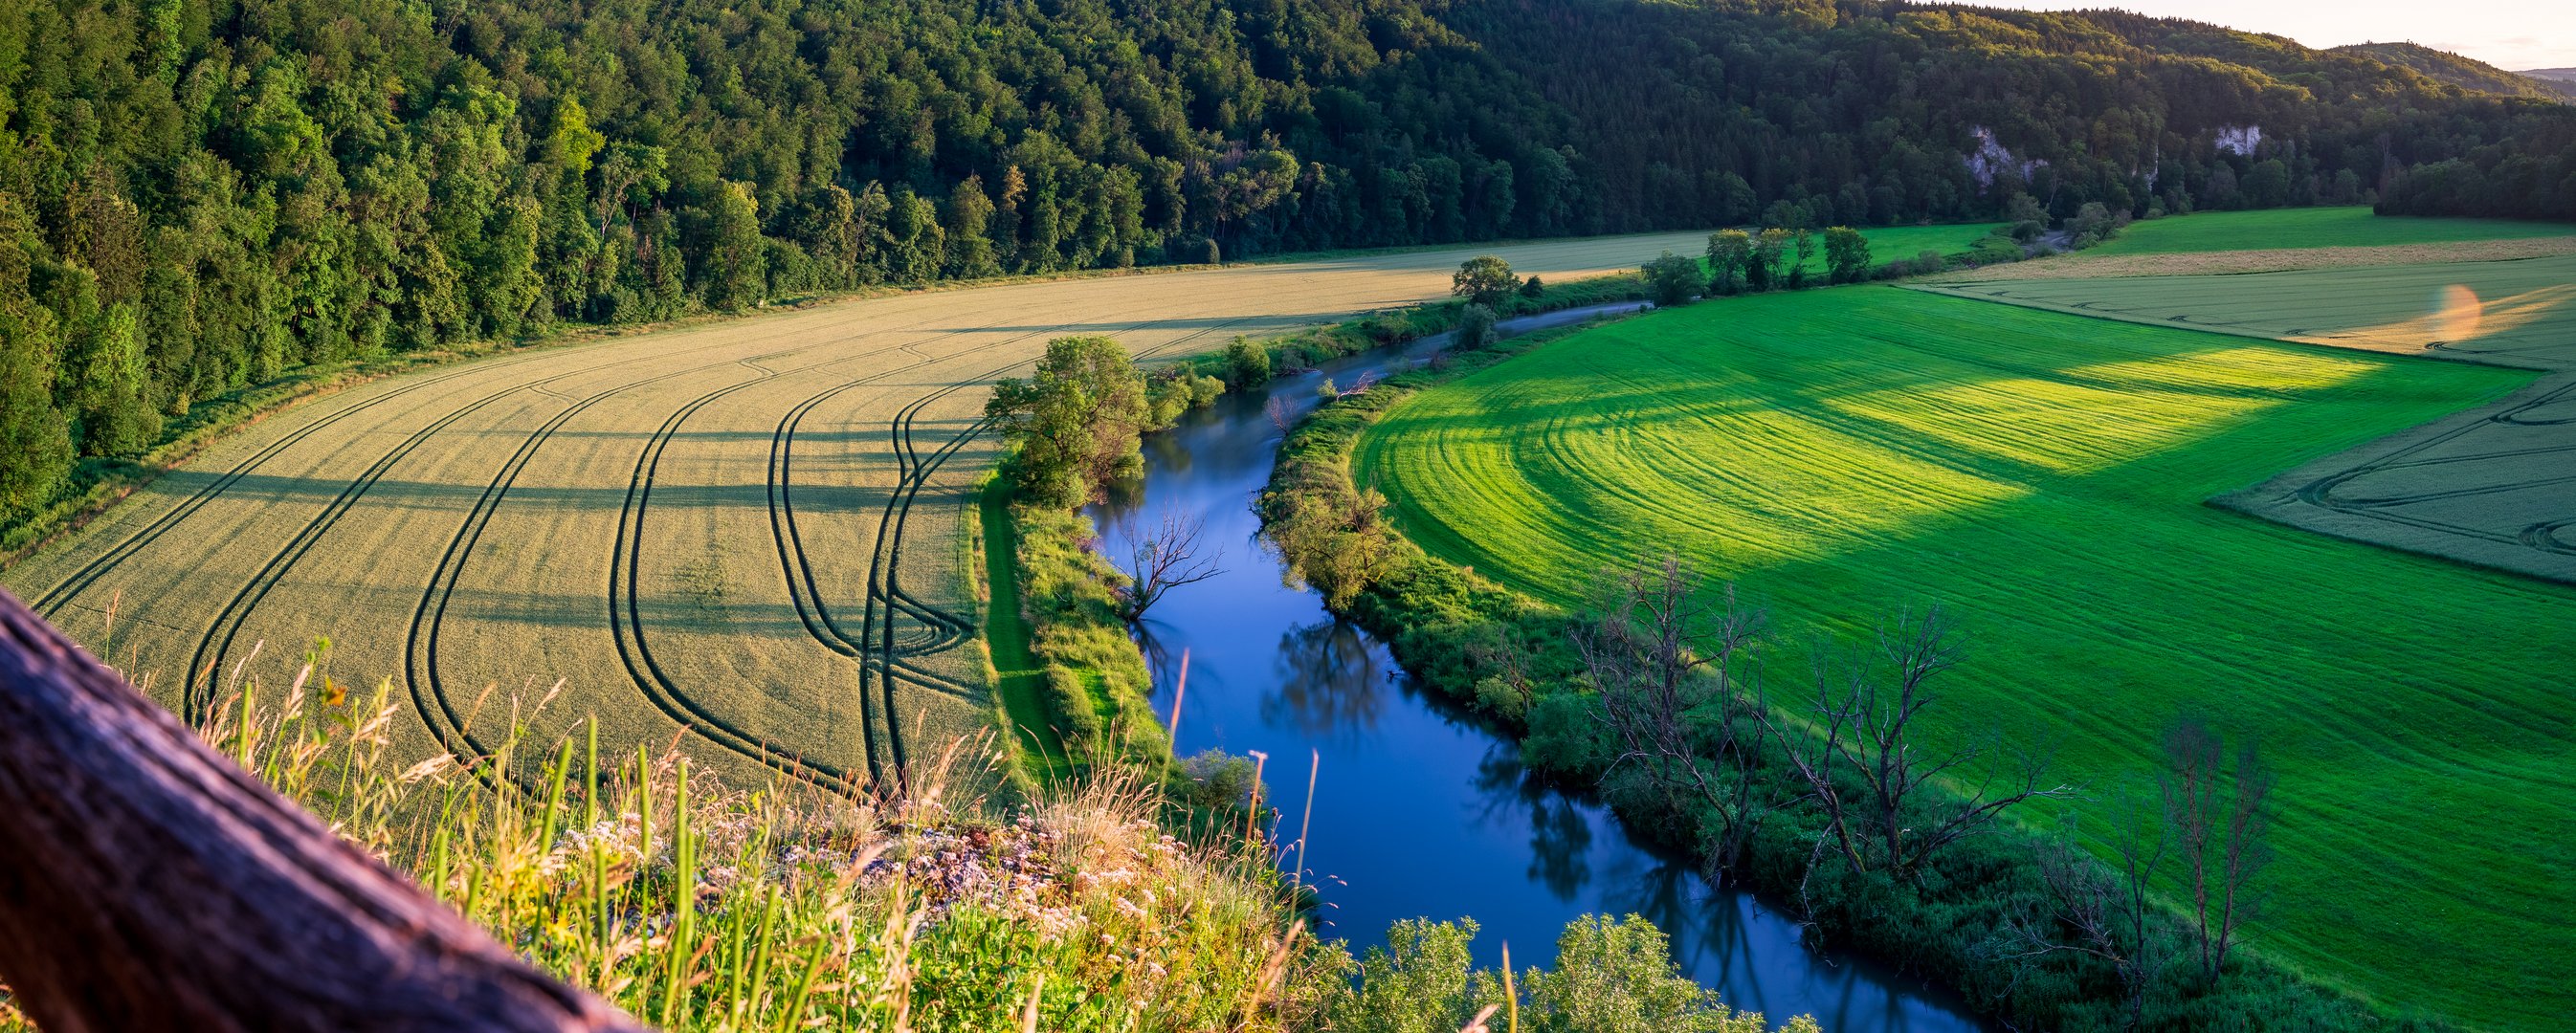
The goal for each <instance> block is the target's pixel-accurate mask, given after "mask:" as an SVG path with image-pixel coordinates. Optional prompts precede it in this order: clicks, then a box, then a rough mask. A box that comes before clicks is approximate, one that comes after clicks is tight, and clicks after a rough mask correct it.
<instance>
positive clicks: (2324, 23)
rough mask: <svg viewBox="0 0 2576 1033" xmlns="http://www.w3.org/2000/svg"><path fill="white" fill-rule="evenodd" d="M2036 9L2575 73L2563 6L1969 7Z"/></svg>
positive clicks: (2187, 1)
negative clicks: (2415, 46) (2381, 46)
mask: <svg viewBox="0 0 2576 1033" xmlns="http://www.w3.org/2000/svg"><path fill="white" fill-rule="evenodd" d="M1969 2H1971V3H1976V4H1980V5H1992V6H1996V7H2019V8H2027V9H2037V10H2069V9H2075V8H2098V7H2118V8H2122V9H2125V10H2131V11H2137V12H2140V13H2143V14H2152V15H2157V16H2160V17H2167V18H2189V19H2192V20H2194V21H2204V22H2214V23H2216V24H2219V25H2225V26H2227V27H2229V28H2235V29H2246V30H2249V31H2253V32H2269V33H2273V34H2275V35H2281V36H2288V37H2290V38H2291V39H2295V40H2298V41H2299V42H2301V43H2304V44H2307V45H2308V46H2311V47H2320V48H2322V47H2339V46H2342V45H2344V44H2346V43H2420V44H2423V45H2424V46H2428V47H2432V48H2434V49H2437V50H2448V51H2450V52H2452V53H2455V54H2462V55H2466V56H2468V57H2473V58H2476V59H2478V60H2480V61H2484V62H2486V63H2488V64H2491V65H2495V66H2497V67H2500V68H2506V69H2512V70H2516V71H2519V70H2522V69H2526V68H2568V67H2576V3H2568V2H2566V0H2442V2H2440V3H2425V2H2423V0H1969Z"/></svg>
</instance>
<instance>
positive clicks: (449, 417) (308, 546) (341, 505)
mask: <svg viewBox="0 0 2576 1033" xmlns="http://www.w3.org/2000/svg"><path fill="white" fill-rule="evenodd" d="M814 347H821V345H806V346H803V347H800V348H790V349H786V350H784V351H782V352H779V353H775V354H786V353H789V352H795V351H801V350H808V349H811V348H814ZM766 357H767V356H755V358H766ZM532 358H533V357H532ZM660 358H661V356H654V355H636V356H631V357H628V358H623V359H617V360H615V361H611V362H605V363H601V364H599V365H596V366H588V367H583V368H581V369H574V370H566V371H564V372H562V373H559V374H556V375H554V376H550V377H545V378H542V379H539V380H533V381H529V382H526V383H520V384H513V385H511V386H509V387H505V388H502V389H501V390H499V391H495V392H493V393H491V394H489V395H485V396H483V397H482V398H478V399H476V400H474V401H472V402H468V403H466V404H465V405H462V406H459V407H458V408H456V409H454V410H452V411H450V412H448V413H447V414H446V415H444V416H441V417H440V418H438V419H437V420H435V421H432V422H431V423H430V424H429V425H428V426H425V427H422V428H421V429H419V430H416V431H413V432H412V433H411V435H410V436H408V437H406V438H404V439H403V441H402V443H401V444H399V445H396V446H394V447H393V448H392V449H389V450H387V451H386V452H385V453H384V454H383V455H382V456H379V457H377V459H376V461H375V462H373V463H371V464H369V465H368V467H367V469H366V471H365V472H363V473H361V474H360V475H359V476H358V477H357V478H356V479H354V480H352V481H350V482H349V485H348V486H347V487H345V488H342V489H341V490H340V494H339V495H337V496H335V497H334V498H333V499H332V501H331V502H330V504H328V505H326V506H324V507H323V510H322V512H321V513H318V514H316V515H315V516H314V517H313V518H312V519H311V520H309V521H307V522H306V523H305V525H304V527H303V528H302V529H301V530H299V531H297V532H296V535H295V537H293V538H291V539H289V540H288V541H287V544H286V545H285V546H282V547H280V548H279V549H278V551H277V552H276V553H275V554H273V555H271V556H270V557H269V560H268V562H267V563H265V564H263V565H262V566H261V568H260V569H259V570H258V571H256V572H254V573H253V574H252V575H251V578H250V580H249V581H247V582H245V583H244V584H243V585H242V587H241V589H240V590H239V591H237V592H235V593H234V594H233V597H232V599H231V600H229V601H228V602H226V603H225V605H224V608H223V609H222V610H221V611H219V612H218V613H217V614H216V617H215V621H214V623H213V624H212V625H210V626H209V627H208V628H207V630H206V633H205V636H204V637H203V638H201V639H200V640H199V641H198V645H197V651H196V653H195V655H194V657H193V658H192V659H191V660H190V662H189V667H188V670H189V671H190V672H191V677H190V679H189V682H188V683H187V684H186V685H184V686H182V688H181V690H180V692H181V702H180V706H181V710H182V712H183V713H184V712H187V711H190V710H195V709H199V708H198V707H197V703H198V702H199V701H196V700H194V699H193V695H192V694H193V693H194V692H195V691H196V685H197V680H198V679H199V678H204V679H206V684H205V688H206V695H207V698H206V699H205V700H204V701H202V702H203V704H204V705H207V706H211V705H212V704H213V702H214V700H213V695H214V681H213V673H214V672H215V671H217V670H219V669H220V668H221V666H222V662H223V658H224V656H225V654H227V653H229V652H231V650H232V647H233V643H234V641H235V639H236V638H238V636H239V635H240V633H241V628H242V626H243V625H244V624H246V623H248V622H249V620H250V615H251V613H252V612H253V611H254V610H256V609H258V607H259V604H260V602H261V601H262V600H264V599H266V598H267V596H268V593H269V591H270V590H271V589H274V588H275V587H276V586H277V585H278V583H279V582H280V581H282V580H284V579H285V577H286V574H287V572H288V571H290V570H292V569H294V567H295V565H296V564H297V563H298V562H301V561H302V560H303V558H304V556H305V554H307V553H309V552H311V551H312V549H313V546H314V545H315V544H316V543H318V542H320V541H321V539H322V537H323V536H324V535H326V534H328V533H329V532H330V530H331V529H332V528H333V527H335V526H337V525H338V524H339V522H340V518H342V517H344V516H346V515H348V512H349V510H351V509H353V508H355V507H356V506H357V504H358V502H359V500H360V499H362V498H364V497H365V495H366V494H367V492H368V491H369V490H371V489H373V488H374V487H375V485H376V484H377V482H379V481H381V480H383V478H384V475H385V474H386V473H387V472H389V471H390V470H391V469H392V468H393V466H394V465H395V464H397V463H399V462H401V461H402V460H403V459H404V458H406V457H408V456H409V455H410V454H411V453H412V451H413V450H414V449H417V448H419V447H420V446H421V445H422V444H423V443H425V442H427V441H428V440H429V439H430V438H432V437H435V436H437V434H438V432H439V431H441V430H444V429H446V428H447V427H448V426H449V425H450V424H453V423H454V422H456V421H457V420H459V419H462V418H464V417H465V416H466V415H467V414H469V413H472V412H474V411H476V410H479V409H481V408H482V407H484V406H486V405H489V404H491V403H492V402H495V401H498V400H500V399H502V398H505V397H508V396H509V395H512V394H516V393H519V392H522V391H527V392H532V393H537V394H547V393H548V392H547V389H546V385H549V384H553V383H556V382H558V381H562V380H566V379H570V378H573V377H577V376H584V375H587V374H591V373H597V372H601V371H603V370H610V369H615V368H617V367H619V366H631V365H635V364H637V363H641V362H651V361H656V360H658V359H660ZM748 361H750V360H732V362H748ZM732 362H716V363H707V364H704V365H699V366H694V367H690V368H688V369H682V370H674V371H671V372H669V373H665V374H661V375H658V376H653V377H647V378H644V379H642V380H638V381H634V382H631V383H629V384H626V385H622V386H620V387H618V388H613V389H611V390H609V391H608V392H604V393H602V394H599V395H594V396H593V400H596V399H598V398H604V397H606V396H607V395H609V394H614V393H616V392H617V391H621V390H625V389H626V388H629V387H633V386H636V385H637V384H644V383H650V382H653V381H656V380H663V379H668V378H670V377H676V376H681V375H685V374H688V373H696V372H702V371H704V370H708V369H715V368H718V367H722V366H725V365H729V364H732ZM485 368H487V369H488V368H490V367H485ZM465 372H467V371H463V370H460V371H458V372H457V373H453V374H449V375H448V377H441V378H438V379H439V380H445V379H448V378H449V377H454V376H462V375H464V373H465ZM422 386H427V385H425V384H424V385H422ZM556 425H559V424H550V425H549V426H548V428H547V429H546V430H544V431H543V432H542V433H543V434H544V435H547V436H551V434H552V433H553V431H552V427H553V426H556ZM236 480H238V478H236ZM217 493H218V494H219V493H220V491H218V492H217ZM211 497H212V496H211V495H209V496H208V499H209V500H210V499H211ZM192 512H193V510H192ZM172 523H173V524H175V523H176V521H173V522H172ZM167 529H168V528H167V527H164V528H162V530H164V531H166V530H167ZM145 544H148V543H145ZM137 548H140V546H137ZM102 573H103V571H102ZM196 716H200V717H202V716H203V715H202V714H199V715H196ZM421 717H422V720H423V722H424V723H426V724H428V725H429V727H430V730H431V732H432V733H433V734H434V735H435V734H436V733H437V732H438V725H437V723H436V722H435V721H432V720H431V719H430V715H429V713H428V712H427V711H426V710H425V709H424V710H422V711H421ZM440 738H441V740H442V743H443V741H444V737H443V736H440ZM459 759H460V760H466V759H470V758H463V757H460V758H459Z"/></svg>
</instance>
